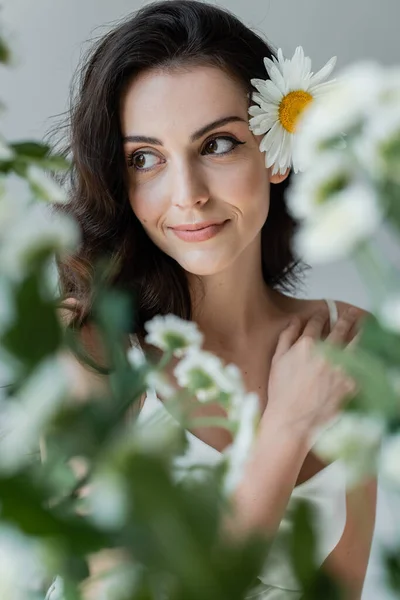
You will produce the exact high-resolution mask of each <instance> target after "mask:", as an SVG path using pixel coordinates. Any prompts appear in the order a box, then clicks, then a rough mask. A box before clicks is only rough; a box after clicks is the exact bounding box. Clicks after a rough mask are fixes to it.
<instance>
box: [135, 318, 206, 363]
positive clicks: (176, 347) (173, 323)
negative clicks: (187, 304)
mask: <svg viewBox="0 0 400 600" xmlns="http://www.w3.org/2000/svg"><path fill="white" fill-rule="evenodd" d="M145 328H146V330H147V332H148V333H147V335H146V337H145V341H146V342H147V343H148V344H152V345H153V346H156V347H157V348H160V350H163V351H164V352H165V351H170V352H172V353H173V354H174V356H177V357H181V356H183V355H184V354H185V353H186V352H187V351H188V350H189V349H190V348H198V347H200V346H201V344H202V343H203V334H202V333H201V331H199V329H198V327H197V325H196V323H194V322H192V321H185V320H183V319H180V318H179V317H177V316H176V315H173V314H169V315H165V316H162V315H157V316H155V317H154V318H153V319H151V321H148V322H147V323H145Z"/></svg>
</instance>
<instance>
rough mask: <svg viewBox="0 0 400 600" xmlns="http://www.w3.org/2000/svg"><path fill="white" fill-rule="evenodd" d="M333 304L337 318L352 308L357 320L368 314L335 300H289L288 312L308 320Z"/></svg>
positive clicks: (361, 309) (353, 305)
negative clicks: (355, 312)
mask: <svg viewBox="0 0 400 600" xmlns="http://www.w3.org/2000/svg"><path fill="white" fill-rule="evenodd" d="M329 303H333V304H335V305H336V308H337V312H338V316H340V315H342V314H344V313H345V312H346V311H347V310H348V309H349V308H354V309H355V310H356V311H357V320H358V318H362V317H364V316H366V315H369V314H370V313H369V312H368V311H367V310H365V309H363V308H361V307H360V306H357V305H355V304H351V303H349V302H344V301H343V300H335V299H334V298H328V297H325V298H294V297H293V298H290V304H288V306H289V312H292V313H294V314H298V315H299V316H300V317H304V318H310V317H311V316H312V314H314V313H316V312H318V311H319V310H325V309H326V310H328V304H329Z"/></svg>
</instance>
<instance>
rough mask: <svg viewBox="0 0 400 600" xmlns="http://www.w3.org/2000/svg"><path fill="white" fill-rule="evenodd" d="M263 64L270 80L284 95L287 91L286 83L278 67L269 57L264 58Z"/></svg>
mask: <svg viewBox="0 0 400 600" xmlns="http://www.w3.org/2000/svg"><path fill="white" fill-rule="evenodd" d="M264 64H265V68H266V69H267V71H268V74H269V76H270V78H271V81H272V82H273V83H275V85H276V86H277V88H278V89H279V91H280V92H282V94H283V95H285V94H286V93H287V85H286V81H285V79H284V77H283V75H282V73H281V72H280V70H279V69H278V67H277V66H276V65H275V64H274V63H273V62H272V60H270V59H269V58H264Z"/></svg>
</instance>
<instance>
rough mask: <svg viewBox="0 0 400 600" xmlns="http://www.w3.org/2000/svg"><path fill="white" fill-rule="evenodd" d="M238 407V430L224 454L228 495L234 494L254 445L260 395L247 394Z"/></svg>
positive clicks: (258, 417)
mask: <svg viewBox="0 0 400 600" xmlns="http://www.w3.org/2000/svg"><path fill="white" fill-rule="evenodd" d="M236 408H237V413H236V416H237V431H236V434H235V436H234V439H233V442H232V444H231V445H230V446H229V447H228V448H227V449H226V450H225V451H224V456H226V458H227V471H226V473H225V477H224V483H223V488H224V491H225V493H226V494H227V495H230V494H232V492H233V491H234V490H235V488H236V486H237V485H238V484H239V482H240V480H241V478H242V476H243V472H244V468H245V466H246V463H247V460H248V458H249V456H250V451H251V449H252V447H253V443H254V440H255V437H256V431H257V427H258V424H259V421H260V403H259V398H258V395H257V394H256V393H254V392H250V393H249V394H246V395H245V396H244V397H243V398H242V401H241V402H240V403H238V404H237V407H236Z"/></svg>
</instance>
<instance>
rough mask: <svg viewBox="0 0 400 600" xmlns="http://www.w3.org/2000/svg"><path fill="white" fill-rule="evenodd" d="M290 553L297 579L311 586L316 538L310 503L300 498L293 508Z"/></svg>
mask: <svg viewBox="0 0 400 600" xmlns="http://www.w3.org/2000/svg"><path fill="white" fill-rule="evenodd" d="M292 516H293V531H292V535H291V538H290V546H291V548H290V554H291V558H292V564H293V568H294V571H295V574H296V577H297V579H298V580H299V581H300V583H301V584H302V587H303V589H307V588H308V587H309V586H310V583H311V581H312V580H313V577H314V575H315V573H316V540H315V532H314V526H313V512H312V509H311V507H310V504H309V503H308V502H306V501H303V500H299V501H298V502H296V504H295V506H294V508H293V514H292Z"/></svg>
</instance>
